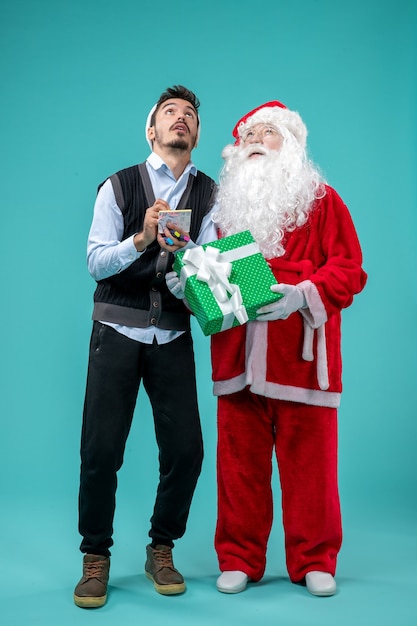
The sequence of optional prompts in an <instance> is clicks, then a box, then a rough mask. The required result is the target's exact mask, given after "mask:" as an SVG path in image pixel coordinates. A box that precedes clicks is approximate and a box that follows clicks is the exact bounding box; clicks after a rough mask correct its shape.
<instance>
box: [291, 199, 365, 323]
mask: <svg viewBox="0 0 417 626" xmlns="http://www.w3.org/2000/svg"><path fill="white" fill-rule="evenodd" d="M326 190H327V193H326V196H325V197H324V198H323V200H322V201H321V206H320V207H319V208H318V214H317V223H316V228H317V241H316V245H318V246H320V256H321V258H322V260H323V261H322V262H321V263H319V264H318V266H317V267H316V268H315V270H314V272H313V274H312V275H311V276H309V280H308V281H305V282H304V283H301V285H300V286H301V287H302V289H303V291H304V294H305V296H306V299H307V302H308V304H309V309H310V315H311V317H312V318H313V319H314V318H315V317H318V318H321V321H324V320H323V319H322V318H323V316H325V317H327V319H328V318H329V317H331V316H332V315H333V314H334V313H338V312H340V311H341V310H342V309H344V308H346V307H348V306H350V304H351V303H352V301H353V297H354V295H355V294H357V293H359V292H360V291H362V289H363V288H364V286H365V284H366V280H367V275H366V273H365V272H364V270H363V269H362V250H361V246H360V243H359V239H358V236H357V233H356V229H355V226H354V224H353V221H352V218H351V215H350V213H349V210H348V208H347V207H346V205H345V204H344V202H343V200H342V199H341V198H340V196H339V195H338V194H337V193H336V191H335V190H334V189H332V188H331V187H327V188H326ZM305 317H306V319H307V321H309V320H308V317H309V314H308V313H307V312H306V316H305ZM313 319H312V320H311V321H310V323H311V325H312V326H313V327H317V325H318V323H317V320H316V323H314V322H313Z"/></svg>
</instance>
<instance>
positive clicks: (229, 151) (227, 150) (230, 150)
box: [222, 143, 239, 161]
mask: <svg viewBox="0 0 417 626" xmlns="http://www.w3.org/2000/svg"><path fill="white" fill-rule="evenodd" d="M238 149H239V146H236V145H234V144H233V143H229V144H228V145H227V146H225V147H224V148H223V150H222V157H223V159H224V160H225V161H227V159H230V157H231V156H232V155H233V154H234V152H236V150H238Z"/></svg>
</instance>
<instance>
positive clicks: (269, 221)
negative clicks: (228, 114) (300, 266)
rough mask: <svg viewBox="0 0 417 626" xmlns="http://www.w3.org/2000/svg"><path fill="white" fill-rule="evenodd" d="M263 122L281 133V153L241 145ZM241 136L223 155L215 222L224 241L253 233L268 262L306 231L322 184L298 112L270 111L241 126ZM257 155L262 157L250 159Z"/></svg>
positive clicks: (238, 131)
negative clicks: (290, 237) (290, 235)
mask: <svg viewBox="0 0 417 626" xmlns="http://www.w3.org/2000/svg"><path fill="white" fill-rule="evenodd" d="M259 123H265V124H273V126H274V127H275V128H276V129H277V130H278V132H279V133H280V135H281V136H282V138H283V143H282V146H281V148H280V149H279V150H270V149H268V148H267V147H266V146H264V145H263V144H261V143H257V144H249V145H248V146H244V145H243V144H242V143H241V142H240V137H241V136H242V134H243V133H244V132H245V131H246V130H247V129H248V128H249V127H251V126H253V125H254V124H259ZM237 134H238V138H237V141H236V143H235V144H234V145H228V146H226V147H225V148H224V150H223V153H222V156H223V158H224V159H225V164H224V167H223V169H222V171H221V174H220V185H219V193H218V210H217V211H216V214H215V216H214V220H215V222H216V224H217V225H218V227H219V228H220V230H221V232H222V234H223V235H224V236H227V235H231V234H234V233H237V232H241V231H243V230H250V231H251V233H252V235H253V237H254V239H255V240H256V242H257V243H258V245H259V247H260V250H261V252H262V253H263V255H264V256H265V258H272V257H279V256H282V255H283V254H284V252H285V249H284V245H283V244H284V241H283V240H284V237H285V233H286V232H291V231H293V230H294V229H295V228H297V227H301V226H303V225H304V224H305V223H306V221H307V219H308V214H309V212H310V211H311V209H312V207H313V205H314V202H315V200H317V199H318V198H321V197H323V196H324V195H325V185H324V180H323V178H322V176H321V174H320V172H319V171H318V169H317V167H316V166H315V165H314V164H313V163H312V162H311V161H310V160H309V159H308V157H307V153H306V147H305V146H306V137H307V130H306V127H305V125H304V124H303V122H302V120H301V118H300V116H299V115H298V113H296V112H294V111H290V110H289V109H286V108H280V107H268V108H264V109H261V110H258V111H256V113H255V114H254V115H252V116H251V117H250V118H248V119H247V120H246V121H245V122H244V123H242V124H241V125H238V126H237ZM254 151H256V152H257V153H260V156H257V157H252V158H249V156H250V155H251V154H252V153H253V152H254Z"/></svg>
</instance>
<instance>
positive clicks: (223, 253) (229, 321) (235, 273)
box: [174, 230, 282, 335]
mask: <svg viewBox="0 0 417 626" xmlns="http://www.w3.org/2000/svg"><path fill="white" fill-rule="evenodd" d="M174 270H175V271H176V272H177V274H178V276H179V277H180V280H181V285H182V288H183V291H184V293H185V297H186V299H187V301H188V304H189V306H190V308H191V310H192V312H193V313H194V315H195V316H196V318H197V321H198V323H199V324H200V326H201V328H202V330H203V333H204V334H205V335H213V334H215V333H219V332H221V331H223V330H227V329H229V328H232V327H233V326H239V325H241V324H245V323H246V322H247V321H249V320H255V319H256V311H257V310H258V309H259V308H260V307H261V306H264V305H266V304H270V303H271V302H276V301H277V300H279V299H280V298H281V297H282V294H280V293H273V292H272V291H271V285H276V284H277V281H276V280H275V277H274V275H273V273H272V271H271V269H270V267H269V265H268V264H267V262H266V261H265V259H264V257H263V256H262V254H261V252H260V250H259V248H258V245H257V244H256V242H255V240H254V238H253V237H252V235H251V233H250V231H248V230H245V231H243V232H241V233H237V234H236V235H230V236H229V237H224V238H223V239H218V240H217V241H212V242H210V243H207V244H204V245H202V246H196V247H194V248H189V249H188V250H183V251H181V252H177V254H176V255H175V262H174Z"/></svg>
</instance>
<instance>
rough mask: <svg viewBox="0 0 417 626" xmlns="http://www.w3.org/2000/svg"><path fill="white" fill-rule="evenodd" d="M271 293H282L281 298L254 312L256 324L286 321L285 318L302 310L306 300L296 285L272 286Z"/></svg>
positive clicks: (282, 284)
mask: <svg viewBox="0 0 417 626" xmlns="http://www.w3.org/2000/svg"><path fill="white" fill-rule="evenodd" d="M271 291H273V292H274V293H282V294H283V296H284V297H283V298H281V299H280V300H278V301H277V302H273V303H272V304H267V305H266V306H263V307H261V308H260V309H258V311H256V314H257V318H256V320H257V321H258V322H272V321H274V320H286V319H287V317H289V316H290V315H291V313H294V312H295V311H298V310H299V309H303V308H304V307H305V306H306V299H305V297H304V294H303V292H302V291H301V289H300V288H299V287H297V285H286V284H284V283H281V284H279V285H272V287H271Z"/></svg>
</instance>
